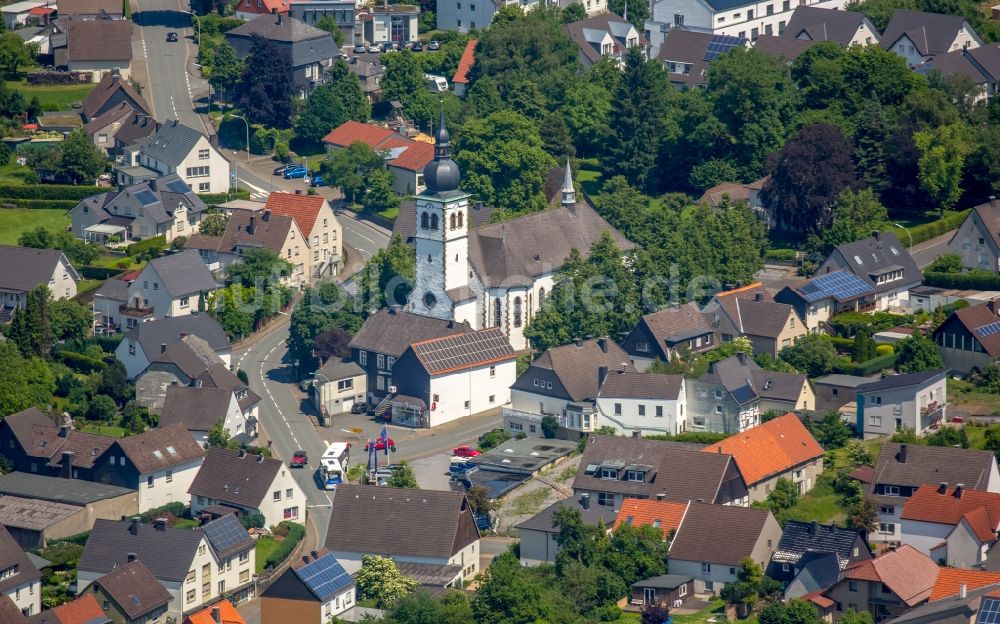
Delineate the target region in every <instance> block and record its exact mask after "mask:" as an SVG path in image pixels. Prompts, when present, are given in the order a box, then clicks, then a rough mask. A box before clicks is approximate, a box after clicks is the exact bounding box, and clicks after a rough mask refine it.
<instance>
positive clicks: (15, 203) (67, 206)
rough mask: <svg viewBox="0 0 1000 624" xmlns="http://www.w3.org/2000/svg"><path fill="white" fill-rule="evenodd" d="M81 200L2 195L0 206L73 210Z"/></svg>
mask: <svg viewBox="0 0 1000 624" xmlns="http://www.w3.org/2000/svg"><path fill="white" fill-rule="evenodd" d="M78 203H80V202H79V201H77V200H75V199H21V198H18V197H0V207H3V208H26V209H28V210H72V209H73V208H74V207H75V206H76V205H77V204H78Z"/></svg>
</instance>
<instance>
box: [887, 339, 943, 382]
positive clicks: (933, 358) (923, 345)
mask: <svg viewBox="0 0 1000 624" xmlns="http://www.w3.org/2000/svg"><path fill="white" fill-rule="evenodd" d="M897 353H898V354H899V356H898V357H897V359H896V370H898V371H899V372H901V373H919V372H921V371H926V370H931V369H934V368H943V367H944V360H943V359H942V358H941V352H940V351H939V350H938V348H937V345H936V344H934V341H933V340H931V339H930V338H928V337H926V336H924V335H923V334H922V333H920V332H919V331H914V332H913V334H912V335H911V336H910V337H908V338H905V339H903V340H901V341H900V342H899V345H898V349H897Z"/></svg>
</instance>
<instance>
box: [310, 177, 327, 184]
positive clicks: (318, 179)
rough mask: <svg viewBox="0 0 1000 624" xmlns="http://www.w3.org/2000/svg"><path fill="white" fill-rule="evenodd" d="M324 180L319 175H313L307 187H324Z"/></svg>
mask: <svg viewBox="0 0 1000 624" xmlns="http://www.w3.org/2000/svg"><path fill="white" fill-rule="evenodd" d="M326 185H327V184H326V180H324V179H323V176H321V175H314V176H313V177H312V180H310V182H309V186H326Z"/></svg>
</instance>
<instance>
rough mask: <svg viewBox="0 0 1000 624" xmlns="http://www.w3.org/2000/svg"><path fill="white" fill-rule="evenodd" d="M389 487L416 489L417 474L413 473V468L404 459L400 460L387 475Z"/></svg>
mask: <svg viewBox="0 0 1000 624" xmlns="http://www.w3.org/2000/svg"><path fill="white" fill-rule="evenodd" d="M388 485H389V487H396V488H409V489H413V490H415V489H417V475H415V474H413V468H411V467H410V465H409V464H408V463H406V461H405V460H404V461H401V462H400V463H399V465H398V466H396V467H395V468H393V469H392V475H391V476H390V477H389V482H388Z"/></svg>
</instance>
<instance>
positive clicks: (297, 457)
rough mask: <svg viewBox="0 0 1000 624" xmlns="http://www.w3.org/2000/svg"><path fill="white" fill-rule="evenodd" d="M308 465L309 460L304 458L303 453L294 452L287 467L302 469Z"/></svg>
mask: <svg viewBox="0 0 1000 624" xmlns="http://www.w3.org/2000/svg"><path fill="white" fill-rule="evenodd" d="M308 463H309V458H308V457H307V456H306V452H305V451H295V452H294V453H292V461H290V462H288V465H289V466H291V467H292V468H302V467H303V466H305V465H306V464H308Z"/></svg>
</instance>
